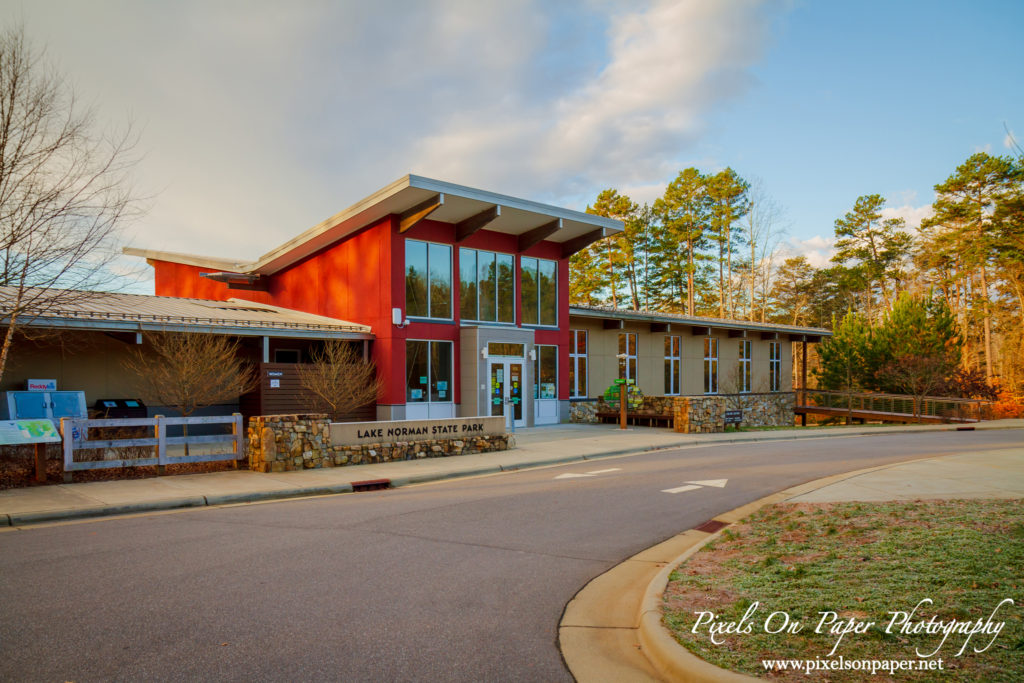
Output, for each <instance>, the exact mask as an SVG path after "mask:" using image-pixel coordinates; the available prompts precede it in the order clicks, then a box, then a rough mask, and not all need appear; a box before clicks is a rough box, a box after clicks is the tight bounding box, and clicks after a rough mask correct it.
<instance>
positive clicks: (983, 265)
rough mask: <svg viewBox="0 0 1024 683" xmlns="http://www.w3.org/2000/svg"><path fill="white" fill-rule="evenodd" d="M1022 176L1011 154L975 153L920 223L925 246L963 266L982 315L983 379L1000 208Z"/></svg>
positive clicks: (965, 287) (989, 347)
mask: <svg viewBox="0 0 1024 683" xmlns="http://www.w3.org/2000/svg"><path fill="white" fill-rule="evenodd" d="M1022 180H1024V169H1021V168H1020V167H1019V166H1018V165H1017V164H1016V163H1015V162H1014V160H1013V159H1010V158H1009V157H993V156H990V155H988V154H986V153H984V152H979V153H977V154H972V155H971V156H970V157H968V159H967V160H966V161H965V162H964V163H962V164H961V165H960V166H958V167H957V169H956V173H954V174H953V175H951V176H950V177H949V178H947V179H946V181H945V182H943V183H940V184H938V185H936V186H935V192H936V194H937V195H938V196H937V199H936V200H935V202H934V203H933V204H932V208H933V210H934V212H935V214H934V216H932V217H931V218H930V219H928V220H926V221H924V222H922V228H923V230H924V231H925V233H926V234H927V236H928V237H929V243H928V245H927V248H928V249H931V250H934V251H936V252H938V253H940V254H944V255H946V256H947V257H948V258H949V259H950V260H951V261H953V262H954V263H955V265H956V266H957V267H958V270H959V271H960V272H959V277H958V279H959V280H961V282H958V283H957V285H958V289H960V290H961V291H963V292H964V294H965V299H966V301H965V303H966V305H967V307H968V309H969V311H970V312H973V313H975V314H976V315H977V316H978V317H979V318H980V320H981V325H982V348H983V355H984V368H985V378H986V380H987V381H988V382H989V383H990V384H991V382H992V379H993V375H994V371H993V360H994V359H993V328H992V320H993V316H994V310H993V305H992V294H993V292H992V288H991V279H992V278H991V272H992V269H993V267H995V264H996V261H997V257H998V255H999V251H1000V245H1001V244H1002V243H1003V239H1001V238H1002V236H1003V231H1002V230H1001V229H1000V227H1001V226H1000V225H999V222H998V221H997V218H996V216H997V208H998V207H1001V206H1002V207H1007V206H1009V207H1012V206H1013V202H1014V201H1015V200H1014V197H1017V196H1019V194H1020V192H1021V183H1022ZM1003 215H1004V214H999V220H1001V219H1002V217H1003ZM975 283H976V284H975ZM958 294H959V292H958Z"/></svg>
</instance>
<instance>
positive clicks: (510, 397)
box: [487, 358, 526, 427]
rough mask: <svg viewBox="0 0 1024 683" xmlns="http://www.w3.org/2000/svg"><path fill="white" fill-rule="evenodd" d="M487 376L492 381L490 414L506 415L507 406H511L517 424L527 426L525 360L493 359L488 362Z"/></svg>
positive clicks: (489, 401)
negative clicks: (524, 407)
mask: <svg viewBox="0 0 1024 683" xmlns="http://www.w3.org/2000/svg"><path fill="white" fill-rule="evenodd" d="M487 376H488V378H489V381H490V392H488V401H487V404H488V406H489V408H488V410H489V412H488V415H491V416H492V417H497V416H504V415H505V410H506V408H510V409H511V410H512V419H513V420H514V421H515V426H516V427H525V426H526V418H525V417H524V415H525V411H524V410H523V401H524V389H523V385H524V383H525V379H526V378H525V376H524V375H523V360H522V359H507V358H501V359H496V358H495V359H491V360H489V361H488V363H487Z"/></svg>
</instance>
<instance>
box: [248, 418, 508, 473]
mask: <svg viewBox="0 0 1024 683" xmlns="http://www.w3.org/2000/svg"><path fill="white" fill-rule="evenodd" d="M330 425H331V423H330V420H328V419H327V416H326V415H324V414H317V413H313V414H308V415H264V416H257V417H251V418H249V429H248V438H249V448H248V454H249V468H250V469H252V470H254V471H256V472H286V471H288V470H301V469H313V468H318V467H341V466H344V465H361V464H364V463H377V462H389V461H391V460H415V459H417V458H443V457H446V456H449V455H466V454H469V453H486V452H489V451H504V450H507V449H508V448H509V447H510V446H512V445H514V443H515V438H514V437H513V436H511V435H508V434H505V435H502V436H473V437H464V438H455V439H430V440H424V441H400V442H397V443H386V444H363V445H359V446H334V445H332V444H331V429H330Z"/></svg>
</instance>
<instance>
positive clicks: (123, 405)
mask: <svg viewBox="0 0 1024 683" xmlns="http://www.w3.org/2000/svg"><path fill="white" fill-rule="evenodd" d="M92 409H93V412H94V413H95V414H96V416H97V417H98V418H100V419H104V420H112V419H116V418H120V417H149V414H148V410H147V408H146V404H145V403H143V402H142V399H140V398H101V399H100V400H98V401H96V402H95V403H93V404H92Z"/></svg>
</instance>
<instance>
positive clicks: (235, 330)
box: [0, 287, 373, 339]
mask: <svg viewBox="0 0 1024 683" xmlns="http://www.w3.org/2000/svg"><path fill="white" fill-rule="evenodd" d="M15 292H16V288H14V287H0V324H6V323H7V322H8V319H9V314H10V311H11V309H12V304H11V302H12V301H13V299H14V294H15ZM32 299H36V300H38V301H39V302H40V303H39V304H37V305H35V306H30V307H29V309H28V310H27V311H26V312H25V313H22V314H20V315H21V316H22V317H23V318H24V322H23V324H26V325H30V326H33V327H61V328H80V329H90V330H105V331H142V330H147V331H173V332H182V331H195V332H209V333H219V334H232V335H237V336H264V335H267V336H274V337H293V338H306V339H327V338H343V339H372V338H373V335H372V334H371V333H370V327H369V326H367V325H359V324H357V323H351V322H347V321H345V320H338V319H336V318H328V317H325V316H321V315H313V314H311V313H303V312H302V311H294V310H291V309H288V308H281V307H280V306H271V305H269V304H260V303H255V302H252V301H245V300H242V299H230V300H228V301H209V300H206V299H183V298H178V297H169V296H152V295H148V294H122V293H117V292H79V291H74V292H69V296H68V297H66V298H64V301H61V297H59V296H57V297H54V296H52V295H49V294H42V295H40V296H35V295H33V294H31V293H30V295H29V296H28V297H26V300H32Z"/></svg>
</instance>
